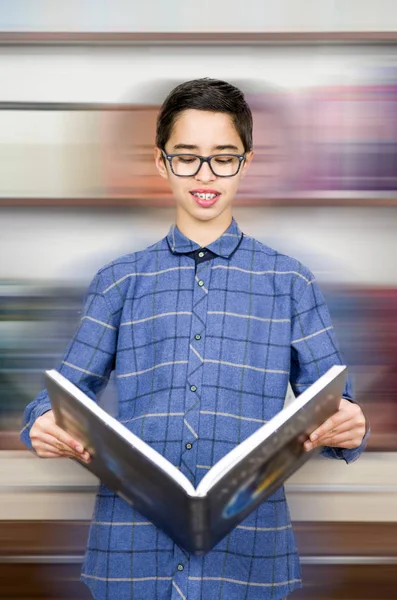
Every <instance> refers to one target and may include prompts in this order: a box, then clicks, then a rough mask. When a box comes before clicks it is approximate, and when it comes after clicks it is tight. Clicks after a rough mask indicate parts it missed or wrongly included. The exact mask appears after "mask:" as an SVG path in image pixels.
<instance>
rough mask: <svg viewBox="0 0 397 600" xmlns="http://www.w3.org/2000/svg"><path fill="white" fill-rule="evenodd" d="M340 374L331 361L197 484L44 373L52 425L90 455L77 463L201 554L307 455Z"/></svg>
mask: <svg viewBox="0 0 397 600" xmlns="http://www.w3.org/2000/svg"><path fill="white" fill-rule="evenodd" d="M346 377H347V369H346V367H345V366H334V367H332V368H331V369H329V370H328V371H327V372H326V373H325V374H324V375H322V376H321V377H320V378H319V379H318V380H317V381H316V382H315V383H313V384H312V385H311V386H310V387H309V388H308V389H307V390H306V391H304V392H303V393H302V394H301V395H300V396H298V397H297V398H295V399H294V400H293V401H292V402H291V403H290V404H289V405H288V406H287V407H285V408H284V409H283V410H282V411H280V412H279V413H278V414H276V415H275V417H273V419H271V420H270V421H269V422H268V423H266V424H265V425H262V426H261V427H260V428H259V429H258V430H257V431H255V432H254V433H253V434H252V435H250V436H249V437H248V438H246V439H245V440H244V441H243V442H242V443H241V444H239V445H238V446H236V447H235V448H234V449H233V450H231V451H230V452H229V453H228V454H226V456H224V457H223V458H222V459H221V460H219V461H218V462H217V463H216V464H215V465H214V466H213V467H212V468H211V469H210V470H209V471H208V473H207V474H206V475H205V476H204V477H203V479H202V480H201V481H200V484H199V486H198V487H197V489H195V488H194V487H193V485H192V484H191V483H190V481H189V480H188V479H187V478H186V477H185V476H184V475H183V474H182V473H181V472H180V471H179V470H178V468H177V467H175V466H174V465H172V464H171V463H170V462H169V461H168V460H167V459H165V458H164V457H163V456H162V455H161V454H159V453H158V452H157V451H156V450H154V449H153V448H151V447H150V446H149V445H148V444H146V442H144V441H143V440H141V439H140V438H139V437H137V436H136V435H135V434H133V433H131V432H130V431H129V430H128V429H127V428H126V427H125V426H124V425H122V424H121V423H119V421H117V420H116V419H115V418H113V417H111V416H110V415H108V413H106V412H105V411H104V410H103V409H102V408H100V407H99V406H98V405H97V404H96V403H95V402H94V401H93V400H91V399H90V398H88V397H87V396H86V395H85V394H84V393H83V392H82V391H81V390H79V388H77V387H76V386H75V385H73V384H72V383H71V382H70V381H68V380H67V379H66V378H65V377H63V376H62V375H60V374H59V373H58V372H57V371H55V370H51V371H46V384H47V390H48V393H49V396H50V399H51V404H52V407H53V410H54V413H55V418H56V422H57V424H58V425H59V426H60V427H62V429H65V430H66V431H68V432H69V433H70V435H72V436H73V437H74V438H75V439H77V440H79V441H81V442H82V444H83V445H84V447H85V448H86V449H87V450H88V452H89V453H90V454H91V456H92V459H91V461H90V462H89V463H88V464H85V463H83V462H81V463H80V464H82V465H83V466H84V467H86V468H87V469H88V470H89V471H91V472H92V473H94V474H95V475H96V476H97V477H99V479H100V480H101V481H102V482H103V483H104V484H105V485H107V486H108V487H109V488H110V489H112V490H113V491H115V492H117V494H119V495H120V496H121V497H122V498H123V499H124V500H126V501H127V502H130V503H131V504H133V506H134V507H135V508H136V510H137V511H138V512H140V513H141V514H142V515H144V516H145V517H146V518H148V519H149V520H150V521H152V523H154V524H155V525H156V526H157V527H159V528H161V529H162V530H163V531H165V532H166V533H167V534H168V535H169V536H171V537H172V538H173V540H174V541H175V542H176V543H177V544H178V545H179V546H181V547H182V548H184V549H185V550H187V551H188V552H192V553H194V554H204V553H205V552H208V551H209V550H211V549H212V548H213V547H214V546H215V545H216V544H217V543H218V542H219V541H220V540H221V539H222V538H223V537H224V536H225V535H227V534H228V533H229V532H230V531H231V530H232V529H233V528H234V527H235V526H236V525H238V524H239V523H240V522H241V521H242V520H243V519H244V518H245V517H247V516H248V515H249V514H250V513H251V512H252V511H253V510H254V509H255V508H256V507H257V506H258V505H259V504H260V503H261V502H263V501H264V500H265V499H266V498H267V497H268V496H270V495H271V494H273V493H274V492H275V491H276V490H277V488H279V487H280V486H281V485H282V484H283V483H284V481H285V480H286V479H287V478H288V477H289V476H290V475H292V473H294V472H295V471H296V470H297V469H298V468H299V467H300V466H301V465H303V463H305V462H306V461H307V460H308V458H309V457H310V456H312V455H313V454H314V453H316V452H317V451H318V449H315V450H312V451H309V452H307V451H305V450H304V448H303V443H304V442H305V441H306V440H307V438H308V436H309V435H310V433H311V432H313V431H314V430H315V429H316V428H317V427H318V426H319V425H321V424H322V423H323V422H324V421H326V419H328V418H329V417H330V416H331V415H332V414H334V413H335V412H337V410H338V408H339V403H340V398H341V395H342V393H343V389H344V385H345V382H346Z"/></svg>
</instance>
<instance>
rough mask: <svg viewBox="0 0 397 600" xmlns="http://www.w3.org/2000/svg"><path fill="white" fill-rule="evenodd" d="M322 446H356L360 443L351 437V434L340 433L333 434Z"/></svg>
mask: <svg viewBox="0 0 397 600" xmlns="http://www.w3.org/2000/svg"><path fill="white" fill-rule="evenodd" d="M323 445H324V446H330V447H332V448H357V446H359V445H360V444H359V443H357V440H355V439H352V437H351V434H350V435H349V434H346V433H344V434H343V433H342V434H341V435H338V436H335V437H334V438H331V439H329V440H328V441H327V442H326V443H325V444H323Z"/></svg>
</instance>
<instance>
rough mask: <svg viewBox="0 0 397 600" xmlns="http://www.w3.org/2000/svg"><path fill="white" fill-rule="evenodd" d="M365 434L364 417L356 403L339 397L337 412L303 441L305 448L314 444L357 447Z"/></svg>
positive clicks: (313, 446)
mask: <svg viewBox="0 0 397 600" xmlns="http://www.w3.org/2000/svg"><path fill="white" fill-rule="evenodd" d="M364 434H365V417H364V413H363V411H362V410H361V408H360V407H359V405H358V404H354V403H353V402H349V400H346V399H345V398H341V403H340V406H339V410H338V412H336V413H335V414H334V415H332V417H330V418H329V419H327V421H325V423H323V424H322V425H320V427H317V429H316V430H315V431H313V433H312V434H311V435H310V440H307V441H306V442H305V443H304V448H305V450H311V449H312V448H315V447H316V446H331V447H333V448H350V449H351V448H357V447H358V446H360V444H361V442H362V440H363V437H364Z"/></svg>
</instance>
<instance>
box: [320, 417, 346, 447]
mask: <svg viewBox="0 0 397 600" xmlns="http://www.w3.org/2000/svg"><path fill="white" fill-rule="evenodd" d="M356 426H357V424H356V422H355V421H354V419H349V420H348V421H343V423H340V424H339V425H337V426H336V427H334V429H330V430H329V431H327V432H326V433H324V434H323V435H320V436H318V437H317V438H315V437H314V435H313V434H314V433H315V432H313V433H312V434H311V435H310V441H312V442H313V444H316V445H317V444H324V442H325V441H327V440H329V439H330V438H331V437H334V436H335V435H339V434H341V433H346V432H351V431H353V430H354V429H355V428H356ZM350 437H351V436H350Z"/></svg>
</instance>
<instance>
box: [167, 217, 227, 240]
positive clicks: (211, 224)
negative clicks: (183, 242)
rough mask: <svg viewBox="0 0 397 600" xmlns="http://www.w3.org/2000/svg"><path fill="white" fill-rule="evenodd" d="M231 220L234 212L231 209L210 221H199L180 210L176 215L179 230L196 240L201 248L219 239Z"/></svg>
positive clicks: (190, 238)
mask: <svg viewBox="0 0 397 600" xmlns="http://www.w3.org/2000/svg"><path fill="white" fill-rule="evenodd" d="M231 222H232V214H231V212H230V211H225V212H224V213H222V214H221V215H219V216H218V217H217V218H216V219H212V220H210V221H199V220H198V219H194V218H193V217H191V216H190V215H188V214H186V213H184V214H180V212H179V211H177V215H176V225H177V227H178V229H179V231H180V232H181V233H183V235H185V236H186V237H187V238H189V240H192V241H193V242H196V244H198V245H199V246H200V247H201V248H204V247H205V246H208V245H209V244H211V242H214V241H215V240H217V239H218V238H219V237H220V236H221V235H222V234H223V233H224V232H225V231H226V229H227V228H228V227H229V225H230V223H231Z"/></svg>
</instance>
